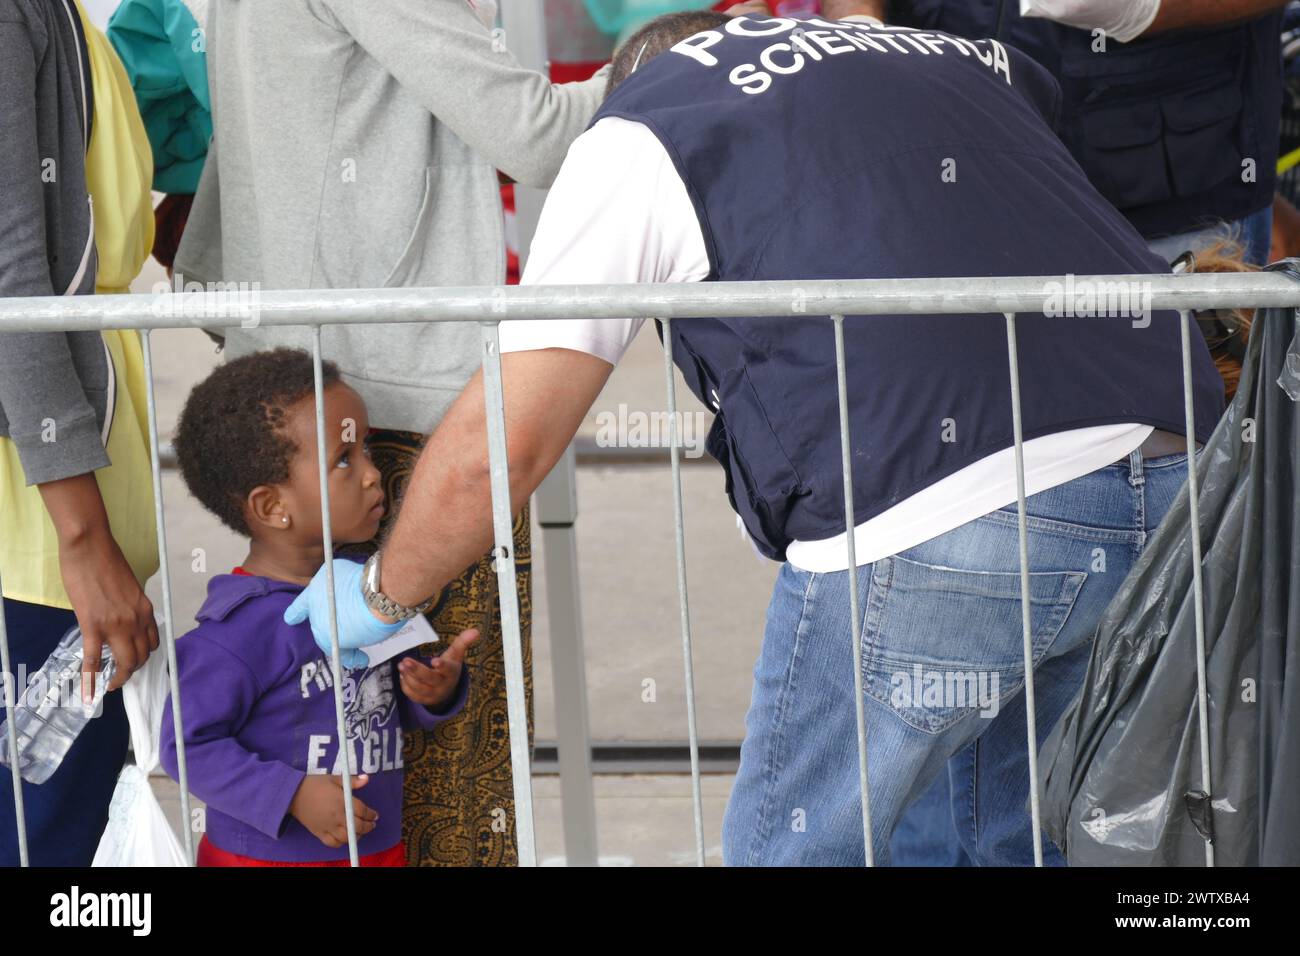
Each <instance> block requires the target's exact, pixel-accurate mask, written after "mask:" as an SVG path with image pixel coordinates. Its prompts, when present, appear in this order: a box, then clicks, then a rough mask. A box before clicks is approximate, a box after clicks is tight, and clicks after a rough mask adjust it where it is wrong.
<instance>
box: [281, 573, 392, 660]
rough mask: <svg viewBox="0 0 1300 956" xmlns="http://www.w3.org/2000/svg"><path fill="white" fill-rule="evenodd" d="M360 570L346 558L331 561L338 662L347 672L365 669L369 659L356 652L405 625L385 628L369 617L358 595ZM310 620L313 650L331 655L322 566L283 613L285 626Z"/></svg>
mask: <svg viewBox="0 0 1300 956" xmlns="http://www.w3.org/2000/svg"><path fill="white" fill-rule="evenodd" d="M361 569H362V566H361V565H359V564H357V563H356V562H355V561H348V560H347V559H345V558H335V559H334V597H335V603H336V609H337V613H338V623H339V662H340V663H341V664H342V665H343V666H344V667H347V668H349V669H353V668H357V667H368V666H369V664H370V658H369V657H367V656H366V654H365V652H364V651H359V650H357V648H359V647H365V646H366V645H367V644H378V643H379V642H380V641H382V640H384V639H385V638H388V637H392V636H393V635H394V634H396V633H397V632H398V631H400V630H401V629H402V625H403V624H405V623H406V622H405V621H398V622H396V623H395V624H385V623H384V622H383V621H381V620H379V618H377V617H375V615H374V614H372V613H371V611H370V607H369V605H367V604H366V599H365V597H364V596H363V595H362V593H361ZM308 618H310V619H311V633H312V636H313V637H314V638H315V639H316V646H317V647H319V648H320V649H321V650H322V651H324V652H325V654H326V656H329V655H330V654H331V653H333V645H332V644H331V642H330V605H329V588H328V586H327V584H326V580H325V566H324V565H321V568H320V570H319V571H317V572H316V574H315V575H314V576H313V577H312V579H311V583H310V584H308V585H307V587H306V589H305V590H304V591H303V592H302V593H301V594H299V595H298V596H297V597H296V598H294V599H293V603H292V604H290V605H289V607H288V608H287V609H285V612H284V623H286V624H301V623H302V622H303V621H306V620H307V619H308Z"/></svg>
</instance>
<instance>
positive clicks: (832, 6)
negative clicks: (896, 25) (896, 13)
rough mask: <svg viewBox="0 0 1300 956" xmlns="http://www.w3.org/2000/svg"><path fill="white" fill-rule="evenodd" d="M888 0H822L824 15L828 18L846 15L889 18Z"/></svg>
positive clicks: (880, 18) (835, 18)
mask: <svg viewBox="0 0 1300 956" xmlns="http://www.w3.org/2000/svg"><path fill="white" fill-rule="evenodd" d="M888 7H889V3H888V0H822V16H823V17H825V18H826V19H827V20H843V19H844V18H845V17H874V18H875V19H877V20H887V19H888V17H887V14H888V13H889V10H888Z"/></svg>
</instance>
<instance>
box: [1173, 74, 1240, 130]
mask: <svg viewBox="0 0 1300 956" xmlns="http://www.w3.org/2000/svg"><path fill="white" fill-rule="evenodd" d="M1160 110H1161V112H1162V113H1164V117H1165V123H1166V125H1168V127H1169V128H1170V129H1172V130H1177V131H1178V132H1191V131H1192V130H1198V129H1203V128H1204V127H1206V126H1212V125H1214V124H1216V123H1222V122H1223V121H1225V120H1235V119H1236V118H1237V117H1239V116H1240V115H1241V90H1240V89H1239V88H1238V87H1237V86H1235V85H1225V86H1220V87H1219V88H1218V89H1212V90H1210V91H1208V92H1204V93H1183V94H1180V95H1178V96H1171V97H1167V98H1166V99H1164V100H1162V101H1161V103H1160Z"/></svg>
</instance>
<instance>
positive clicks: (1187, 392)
mask: <svg viewBox="0 0 1300 956" xmlns="http://www.w3.org/2000/svg"><path fill="white" fill-rule="evenodd" d="M1179 319H1180V323H1179V324H1180V326H1181V335H1182V351H1183V416H1184V417H1185V418H1186V419H1187V500H1188V504H1189V505H1190V507H1191V522H1192V600H1193V608H1194V610H1195V612H1196V710H1197V718H1198V722H1199V727H1200V734H1201V783H1202V785H1203V786H1204V787H1205V793H1206V796H1207V797H1209V796H1213V794H1214V790H1213V788H1212V787H1211V786H1210V714H1209V691H1208V690H1207V685H1206V678H1205V586H1204V583H1203V582H1202V580H1201V504H1200V500H1199V499H1200V483H1199V481H1198V479H1197V474H1196V411H1195V408H1194V407H1193V402H1192V344H1191V326H1192V315H1191V313H1190V312H1187V311H1182V312H1179ZM1211 807H1213V803H1211ZM1212 833H1213V830H1211V834H1212ZM1205 865H1206V866H1214V843H1213V842H1212V839H1211V840H1206V841H1205Z"/></svg>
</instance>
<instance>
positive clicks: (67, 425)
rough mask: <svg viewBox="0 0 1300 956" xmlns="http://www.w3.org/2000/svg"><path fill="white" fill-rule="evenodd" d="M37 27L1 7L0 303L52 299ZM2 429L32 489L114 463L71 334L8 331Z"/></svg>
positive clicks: (0, 354) (1, 351) (3, 337)
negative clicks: (75, 360)
mask: <svg viewBox="0 0 1300 956" xmlns="http://www.w3.org/2000/svg"><path fill="white" fill-rule="evenodd" d="M30 29H31V28H30V27H29V26H28V25H27V23H26V21H25V20H24V19H23V17H22V15H21V14H20V13H18V12H17V10H16V9H15V8H14V7H12V6H10V5H8V4H6V5H4V6H0V237H3V238H2V239H0V296H29V295H51V294H53V291H54V290H53V288H52V287H51V282H50V271H49V264H48V260H47V258H46V246H45V206H44V203H43V196H42V193H41V190H42V188H43V186H42V182H41V165H40V158H39V157H38V155H37V153H38V149H37V145H36V122H37V118H36V107H35V103H36V91H35V90H36V61H35V49H34V47H33V44H32V36H31V33H30ZM0 413H2V414H0V424H3V425H6V426H7V431H8V434H9V437H10V438H12V439H13V441H14V444H15V445H16V446H17V448H18V457H19V460H20V461H21V462H22V466H23V473H24V475H25V477H26V480H27V483H28V484H29V485H32V484H37V483H41V482H47V481H54V480H57V479H59V478H70V477H72V476H73V475H80V474H84V473H86V472H88V471H93V470H95V469H96V468H102V467H103V466H104V465H107V464H108V455H107V454H106V453H105V451H104V444H103V441H102V439H101V437H100V434H99V425H98V423H97V421H96V416H95V410H94V408H93V407H92V406H91V404H90V401H89V400H88V399H87V397H86V394H85V391H84V390H83V388H82V385H81V381H80V378H79V377H78V375H77V371H76V368H75V367H74V365H73V361H72V354H71V349H70V348H69V344H68V336H67V335H66V334H65V333H63V332H8V333H3V334H0Z"/></svg>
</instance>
